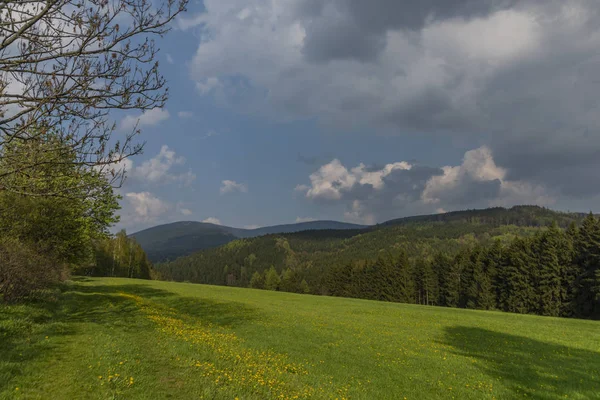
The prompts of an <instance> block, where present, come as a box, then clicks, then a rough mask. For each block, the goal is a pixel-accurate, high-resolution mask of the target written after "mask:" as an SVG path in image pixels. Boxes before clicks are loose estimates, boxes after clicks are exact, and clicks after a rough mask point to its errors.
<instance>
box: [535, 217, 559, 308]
mask: <svg viewBox="0 0 600 400" xmlns="http://www.w3.org/2000/svg"><path fill="white" fill-rule="evenodd" d="M561 239H562V232H561V231H560V229H559V228H558V225H556V223H553V224H552V226H551V227H550V228H549V229H548V230H547V231H546V232H544V233H543V234H542V235H541V236H540V237H539V238H538V239H537V240H538V250H537V254H538V256H539V272H540V276H539V286H538V287H537V288H538V291H539V293H538V296H539V301H540V303H539V310H538V313H539V314H541V315H549V316H558V315H560V311H561V309H562V300H563V297H564V296H563V294H562V277H563V275H564V269H565V267H564V265H561V259H560V258H559V250H560V246H561Z"/></svg>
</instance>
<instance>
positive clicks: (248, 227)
mask: <svg viewBox="0 0 600 400" xmlns="http://www.w3.org/2000/svg"><path fill="white" fill-rule="evenodd" d="M258 228H262V225H244V229H258Z"/></svg>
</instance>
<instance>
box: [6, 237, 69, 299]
mask: <svg viewBox="0 0 600 400" xmlns="http://www.w3.org/2000/svg"><path fill="white" fill-rule="evenodd" d="M67 277H68V270H67V268H66V267H65V266H64V265H61V264H60V263H58V262H56V261H55V260H53V259H52V258H51V257H49V256H46V255H44V253H42V252H40V251H39V249H37V248H36V247H35V246H34V245H29V244H25V243H22V242H20V241H19V240H16V239H9V238H0V298H1V299H2V300H3V301H5V302H9V303H13V302H16V301H18V300H21V299H23V298H25V297H27V296H28V295H30V294H31V293H32V292H34V291H37V290H40V289H44V288H47V287H49V286H51V285H52V284H55V283H57V282H60V281H62V280H64V279H66V278H67Z"/></svg>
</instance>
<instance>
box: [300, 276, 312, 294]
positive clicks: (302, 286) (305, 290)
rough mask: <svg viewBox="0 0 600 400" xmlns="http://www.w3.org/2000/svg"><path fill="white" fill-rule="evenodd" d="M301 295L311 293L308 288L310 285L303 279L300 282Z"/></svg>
mask: <svg viewBox="0 0 600 400" xmlns="http://www.w3.org/2000/svg"><path fill="white" fill-rule="evenodd" d="M299 289H300V293H304V294H309V293H310V287H308V283H306V279H302V282H300V288H299Z"/></svg>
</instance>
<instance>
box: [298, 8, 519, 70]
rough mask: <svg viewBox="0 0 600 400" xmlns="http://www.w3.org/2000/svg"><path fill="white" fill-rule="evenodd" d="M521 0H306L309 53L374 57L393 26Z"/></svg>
mask: <svg viewBox="0 0 600 400" xmlns="http://www.w3.org/2000/svg"><path fill="white" fill-rule="evenodd" d="M517 2H518V0H418V1H413V0H370V1H365V0H334V1H330V2H327V3H323V2H315V1H312V0H310V1H304V2H301V3H300V4H301V5H300V6H299V7H298V11H299V13H300V15H302V16H305V17H307V18H308V19H309V22H307V23H306V25H305V29H306V38H305V40H304V54H305V55H306V57H307V59H308V60H309V61H311V62H326V61H331V60H342V59H354V60H358V61H362V62H365V61H373V60H374V59H376V57H377V56H378V55H379V53H380V52H381V51H382V50H383V48H384V47H385V44H386V32H387V31H388V30H411V31H414V30H419V29H421V28H423V26H424V25H425V23H426V22H429V23H431V22H433V21H436V20H445V19H449V18H456V17H460V18H466V19H469V18H474V17H481V16H486V15H489V14H490V13H492V12H494V11H498V10H502V9H507V8H510V7H511V6H513V5H514V4H515V3H517Z"/></svg>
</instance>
